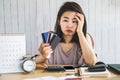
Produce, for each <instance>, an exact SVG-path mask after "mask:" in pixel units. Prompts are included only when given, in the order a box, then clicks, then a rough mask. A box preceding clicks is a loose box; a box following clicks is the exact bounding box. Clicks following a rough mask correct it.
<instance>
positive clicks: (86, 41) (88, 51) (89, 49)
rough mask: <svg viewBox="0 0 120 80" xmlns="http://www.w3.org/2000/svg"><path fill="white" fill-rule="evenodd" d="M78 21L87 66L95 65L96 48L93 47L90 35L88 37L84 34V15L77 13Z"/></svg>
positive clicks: (78, 30)
mask: <svg viewBox="0 0 120 80" xmlns="http://www.w3.org/2000/svg"><path fill="white" fill-rule="evenodd" d="M75 17H76V19H77V21H78V26H77V34H78V37H79V42H80V46H81V49H82V55H83V58H84V60H85V62H86V64H90V65H95V63H96V55H95V52H94V48H93V45H92V39H91V38H90V36H89V35H88V34H86V37H85V36H84V33H83V31H82V30H83V25H84V15H83V14H80V13H76V16H75Z"/></svg>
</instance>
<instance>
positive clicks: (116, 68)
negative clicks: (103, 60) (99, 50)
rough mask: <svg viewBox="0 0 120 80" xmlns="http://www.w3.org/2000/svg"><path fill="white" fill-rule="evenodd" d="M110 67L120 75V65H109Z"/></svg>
mask: <svg viewBox="0 0 120 80" xmlns="http://www.w3.org/2000/svg"><path fill="white" fill-rule="evenodd" d="M108 67H109V68H111V69H113V70H115V71H116V72H118V73H120V64H108Z"/></svg>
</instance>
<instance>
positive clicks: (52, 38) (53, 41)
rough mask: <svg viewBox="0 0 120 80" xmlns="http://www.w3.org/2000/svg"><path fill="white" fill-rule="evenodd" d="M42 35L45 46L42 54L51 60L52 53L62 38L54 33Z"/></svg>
mask: <svg viewBox="0 0 120 80" xmlns="http://www.w3.org/2000/svg"><path fill="white" fill-rule="evenodd" d="M41 35H42V39H43V42H44V43H43V44H42V45H44V46H43V48H42V51H41V53H42V54H43V55H44V57H46V58H50V55H51V53H53V51H54V49H55V48H56V46H57V45H58V43H59V42H60V40H61V38H60V37H58V36H57V34H55V33H54V32H52V31H49V32H44V33H42V34H41Z"/></svg>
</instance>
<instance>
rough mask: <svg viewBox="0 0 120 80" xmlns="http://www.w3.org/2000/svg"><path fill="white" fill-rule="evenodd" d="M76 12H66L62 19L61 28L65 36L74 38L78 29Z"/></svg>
mask: <svg viewBox="0 0 120 80" xmlns="http://www.w3.org/2000/svg"><path fill="white" fill-rule="evenodd" d="M75 15H76V12H73V11H66V12H64V13H63V15H62V16H61V18H60V26H61V30H62V32H63V34H64V36H73V35H74V33H75V32H76V28H77V20H76V18H75Z"/></svg>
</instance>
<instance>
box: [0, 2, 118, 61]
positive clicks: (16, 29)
mask: <svg viewBox="0 0 120 80" xmlns="http://www.w3.org/2000/svg"><path fill="white" fill-rule="evenodd" d="M65 1H76V2H78V3H79V4H80V5H81V7H82V8H83V10H84V12H85V14H86V18H87V22H88V32H89V33H90V34H91V35H92V36H93V38H94V41H95V49H96V51H97V54H98V60H102V61H104V62H106V63H120V62H119V61H120V59H119V58H120V45H119V41H120V37H119V34H120V27H119V26H120V0H0V33H25V34H26V43H27V46H26V47H27V53H28V54H30V53H31V54H34V53H38V48H39V45H40V43H41V41H42V39H41V32H45V31H49V30H53V29H54V24H55V20H56V16H57V12H58V9H59V7H60V6H61V5H62V4H63V3H64V2H65Z"/></svg>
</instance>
